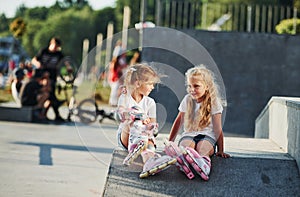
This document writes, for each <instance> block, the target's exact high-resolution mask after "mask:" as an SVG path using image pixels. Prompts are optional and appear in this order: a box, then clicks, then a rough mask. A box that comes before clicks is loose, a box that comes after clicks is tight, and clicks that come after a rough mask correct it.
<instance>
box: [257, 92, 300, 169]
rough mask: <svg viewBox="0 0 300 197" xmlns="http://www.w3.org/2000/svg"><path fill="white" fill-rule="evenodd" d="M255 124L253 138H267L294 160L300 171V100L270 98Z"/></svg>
mask: <svg viewBox="0 0 300 197" xmlns="http://www.w3.org/2000/svg"><path fill="white" fill-rule="evenodd" d="M255 122H256V124H255V138H261V137H263V138H265V137H266V136H268V137H267V138H269V139H271V140H272V141H274V142H275V143H276V144H278V145H279V146H280V147H281V148H282V149H283V150H285V151H286V152H287V153H289V154H290V155H291V156H292V157H293V158H295V160H296V161H297V164H298V168H299V171H300V98H292V97H272V98H271V100H270V101H269V102H268V104H267V105H266V107H265V109H264V110H263V111H262V112H261V114H260V115H259V116H258V117H257V119H256V121H255Z"/></svg>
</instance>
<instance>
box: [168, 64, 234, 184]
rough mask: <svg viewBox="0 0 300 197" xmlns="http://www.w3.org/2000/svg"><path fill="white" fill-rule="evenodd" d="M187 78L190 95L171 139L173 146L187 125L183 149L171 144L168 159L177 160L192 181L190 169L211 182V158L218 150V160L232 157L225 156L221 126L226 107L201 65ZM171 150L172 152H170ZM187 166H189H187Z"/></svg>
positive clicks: (183, 105)
mask: <svg viewBox="0 0 300 197" xmlns="http://www.w3.org/2000/svg"><path fill="white" fill-rule="evenodd" d="M185 76H186V85H187V92H188V94H187V95H186V96H185V97H184V98H183V100H182V101H181V103H180V106H179V108H178V109H179V113H178V115H177V117H176V119H175V121H174V123H173V126H172V129H171V132H170V136H169V140H170V141H172V142H174V141H175V139H176V136H177V134H178V131H179V129H180V128H181V126H182V124H184V132H183V134H182V136H181V138H180V139H179V146H180V147H183V148H181V149H180V148H178V147H177V146H176V145H174V143H172V142H169V143H167V144H166V145H167V146H166V147H165V151H166V153H167V154H168V155H171V156H175V157H177V160H178V163H177V165H179V168H180V169H181V170H182V171H184V172H185V173H186V175H187V176H188V177H189V178H190V179H191V178H193V175H192V174H191V173H192V171H191V170H190V168H189V167H192V168H194V170H195V171H196V172H197V173H198V174H199V175H200V176H201V177H202V178H203V179H204V180H208V178H209V177H208V176H209V173H210V169H211V160H210V157H211V156H212V155H213V154H214V153H215V147H217V152H216V155H217V156H220V157H223V158H228V157H230V155H228V154H226V153H224V144H223V141H224V137H223V131H222V122H221V121H222V111H223V107H222V105H221V101H220V99H219V93H218V89H217V86H216V84H215V82H214V77H213V74H212V72H211V71H210V70H208V69H207V68H206V67H205V66H203V65H200V66H196V67H194V68H190V69H189V70H188V71H187V72H186V74H185ZM170 144H171V145H170ZM170 147H172V148H173V150H170ZM174 150H175V151H174ZM174 152H175V153H176V152H177V153H178V152H180V153H181V154H183V155H180V154H179V155H178V154H175V153H174ZM178 156H181V157H178ZM187 163H188V164H189V165H188V166H186V165H185V164H187ZM184 165H185V166H184Z"/></svg>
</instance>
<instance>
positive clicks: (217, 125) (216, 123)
mask: <svg viewBox="0 0 300 197" xmlns="http://www.w3.org/2000/svg"><path fill="white" fill-rule="evenodd" d="M212 123H213V130H214V132H215V135H216V138H217V146H218V152H217V153H216V155H217V156H220V157H223V158H228V157H230V155H229V154H227V153H224V136H223V130H222V114H220V113H219V114H214V115H213V116H212Z"/></svg>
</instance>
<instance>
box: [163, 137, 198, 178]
mask: <svg viewBox="0 0 300 197" xmlns="http://www.w3.org/2000/svg"><path fill="white" fill-rule="evenodd" d="M164 144H165V149H164V150H165V153H166V154H167V155H169V156H171V157H173V158H176V160H177V162H176V167H177V168H178V169H179V170H180V171H182V172H184V173H185V175H186V176H187V177H188V178H189V179H193V178H194V177H195V175H194V173H193V172H192V170H191V169H190V167H189V163H188V162H187V161H186V159H185V157H184V156H183V154H182V151H181V150H180V148H179V147H178V146H177V145H176V144H175V143H174V142H172V141H167V140H165V141H164Z"/></svg>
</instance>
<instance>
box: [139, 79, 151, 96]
mask: <svg viewBox="0 0 300 197" xmlns="http://www.w3.org/2000/svg"><path fill="white" fill-rule="evenodd" d="M154 85H155V83H154V82H151V81H150V82H143V83H140V86H139V88H138V91H139V93H140V94H142V95H143V96H148V95H149V94H150V93H151V91H152V90H153V89H154Z"/></svg>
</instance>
